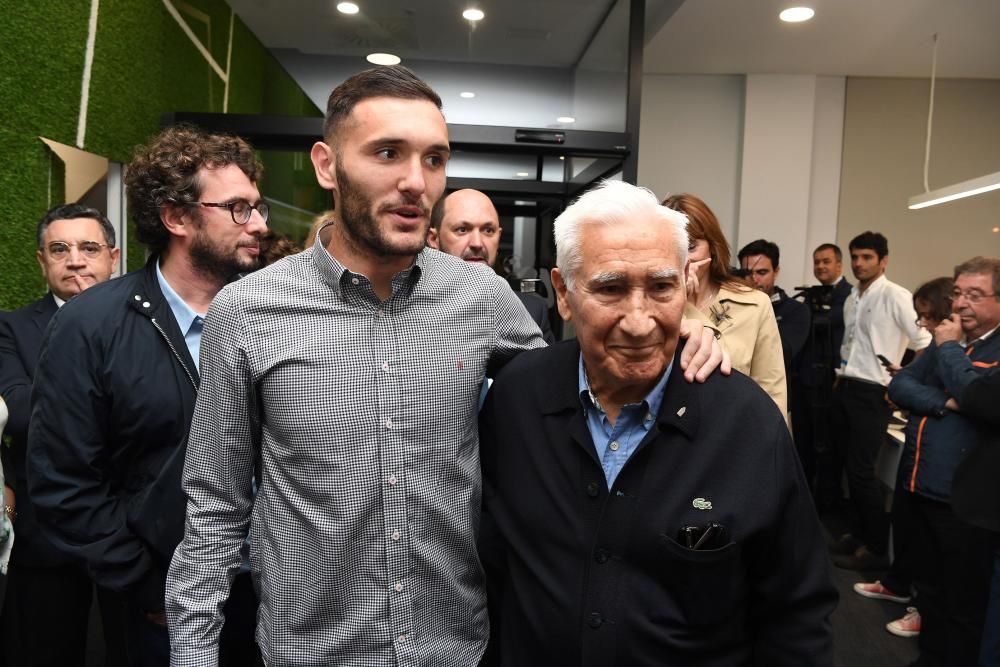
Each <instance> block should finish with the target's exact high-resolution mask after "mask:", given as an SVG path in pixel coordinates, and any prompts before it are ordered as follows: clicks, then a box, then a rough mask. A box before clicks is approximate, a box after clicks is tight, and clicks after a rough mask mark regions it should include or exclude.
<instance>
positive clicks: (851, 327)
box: [831, 232, 931, 570]
mask: <svg viewBox="0 0 1000 667" xmlns="http://www.w3.org/2000/svg"><path fill="white" fill-rule="evenodd" d="M849 248H850V253H851V270H852V271H853V272H854V277H855V278H857V280H858V282H857V284H856V285H855V286H854V288H853V289H852V290H851V295H850V296H849V297H848V298H847V302H846V303H845V304H844V342H843V344H842V345H841V348H840V353H841V361H840V369H839V370H838V376H839V377H838V380H837V385H836V387H835V389H834V395H833V405H832V407H831V424H832V425H833V429H834V433H833V436H834V442H835V443H837V444H838V446H839V447H840V451H841V455H842V457H843V460H844V468H845V470H846V472H847V481H848V488H849V490H850V494H851V509H852V517H851V519H852V528H851V532H850V533H848V534H845V535H843V536H842V537H841V538H840V540H839V541H838V542H837V543H836V544H834V545H833V546H832V547H831V551H833V553H834V554H835V557H834V564H835V565H837V566H838V567H842V568H847V569H852V570H871V569H879V568H885V567H888V564H889V562H888V557H887V555H886V554H887V551H888V538H889V520H888V515H887V514H886V513H885V504H884V502H883V499H882V489H881V487H880V483H879V480H878V475H877V474H876V470H875V462H876V459H877V458H878V453H879V449H881V446H882V443H883V441H884V440H885V431H886V428H887V426H888V424H889V415H890V414H891V409H890V407H889V404H888V403H887V402H886V399H885V390H886V387H887V386H888V384H889V380H890V376H889V372H888V371H887V370H886V368H885V365H887V364H889V363H891V364H895V365H897V366H898V365H899V363H900V362H901V361H902V359H903V353H904V352H905V351H906V348H907V347H911V348H913V349H915V350H921V349H923V348H924V347H926V346H927V344H928V343H930V340H931V337H930V334H929V333H927V332H926V331H924V330H923V329H921V328H920V327H918V326H917V322H916V320H917V314H916V311H915V310H914V309H913V295H912V294H911V293H910V291H909V290H908V289H906V288H904V287H901V286H900V285H897V284H895V283H893V282H890V281H889V279H888V278H886V277H885V269H886V265H887V264H888V263H889V243H888V241H887V240H886V238H885V237H884V236H882V235H881V234H879V233H878V232H864V233H862V234H860V235H858V236H856V237H855V238H854V239H853V240H852V241H851V243H850V245H849Z"/></svg>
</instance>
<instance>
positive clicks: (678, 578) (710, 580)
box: [659, 534, 744, 626]
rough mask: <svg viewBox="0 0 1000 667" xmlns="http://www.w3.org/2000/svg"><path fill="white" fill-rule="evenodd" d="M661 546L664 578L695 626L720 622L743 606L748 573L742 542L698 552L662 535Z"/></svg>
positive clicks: (682, 610)
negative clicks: (743, 559) (745, 569)
mask: <svg viewBox="0 0 1000 667" xmlns="http://www.w3.org/2000/svg"><path fill="white" fill-rule="evenodd" d="M659 545H660V546H661V547H662V549H661V554H662V556H663V561H662V566H661V568H660V578H661V580H662V582H663V585H664V586H665V587H666V589H667V593H668V594H669V595H670V596H672V597H673V598H674V600H675V601H676V604H677V606H678V608H679V609H680V610H681V613H682V614H683V615H684V618H685V620H686V621H687V622H688V623H690V624H691V625H692V626H706V625H716V624H718V623H721V622H723V621H725V620H726V619H728V618H729V617H731V616H732V615H733V614H734V613H736V612H737V607H741V606H742V602H740V600H741V598H742V597H743V593H742V591H743V589H744V575H743V564H742V561H741V559H740V545H739V544H738V543H736V542H730V543H729V544H727V545H725V546H723V547H721V548H719V549H706V550H697V551H696V550H694V549H688V548H687V547H684V546H681V545H680V544H678V543H677V542H676V541H675V540H673V539H672V538H670V537H669V536H667V535H664V534H661V535H660V540H659Z"/></svg>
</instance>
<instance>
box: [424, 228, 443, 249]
mask: <svg viewBox="0 0 1000 667" xmlns="http://www.w3.org/2000/svg"><path fill="white" fill-rule="evenodd" d="M438 241H439V238H438V230H437V229H436V228H434V227H428V228H427V245H428V246H429V247H431V248H434V249H435V250H440V249H441V246H440V245H439V244H438Z"/></svg>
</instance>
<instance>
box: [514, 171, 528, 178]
mask: <svg viewBox="0 0 1000 667" xmlns="http://www.w3.org/2000/svg"><path fill="white" fill-rule="evenodd" d="M514 175H515V176H517V177H519V178H525V177H527V176H531V174H529V173H528V172H526V171H519V172H517V173H516V174H514Z"/></svg>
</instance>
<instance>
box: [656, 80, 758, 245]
mask: <svg viewBox="0 0 1000 667" xmlns="http://www.w3.org/2000/svg"><path fill="white" fill-rule="evenodd" d="M743 95H744V77H742V76H684V75H661V74H654V75H647V76H644V77H643V79H642V115H641V117H640V121H639V179H638V180H639V185H643V186H645V187H647V188H649V189H650V190H652V191H653V192H655V193H656V195H657V197H659V198H660V199H661V200H662V199H665V198H666V197H667V196H668V195H671V194H678V193H681V192H690V193H691V194H694V195H697V196H698V197H701V198H702V199H704V200H705V201H706V202H707V203H708V205H709V206H710V207H711V208H712V210H713V211H714V212H715V214H716V216H717V217H718V218H719V223H720V224H721V225H722V231H723V232H725V234H726V237H727V238H728V239H729V240H730V244H732V243H733V239H735V238H736V229H737V219H738V210H739V208H738V207H739V187H740V162H741V143H742V136H743ZM734 255H735V248H734Z"/></svg>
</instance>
